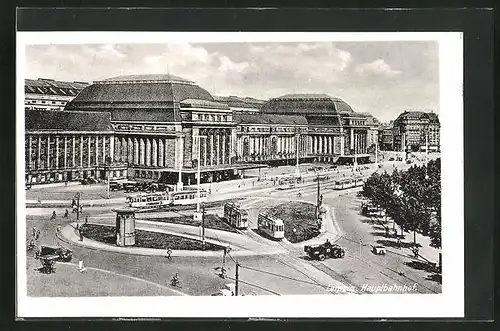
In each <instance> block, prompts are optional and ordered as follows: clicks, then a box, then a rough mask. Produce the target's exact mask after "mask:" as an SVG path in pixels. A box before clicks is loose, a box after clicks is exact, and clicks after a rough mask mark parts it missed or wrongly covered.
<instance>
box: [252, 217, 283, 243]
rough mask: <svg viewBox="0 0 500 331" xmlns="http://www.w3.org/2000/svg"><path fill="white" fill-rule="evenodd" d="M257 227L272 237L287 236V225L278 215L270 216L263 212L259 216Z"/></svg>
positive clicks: (280, 238)
mask: <svg viewBox="0 0 500 331" xmlns="http://www.w3.org/2000/svg"><path fill="white" fill-rule="evenodd" d="M257 229H258V230H259V231H260V232H262V233H264V234H266V235H267V236H269V237H271V238H272V239H276V240H282V239H283V238H285V225H284V223H283V220H281V219H279V218H276V217H269V216H267V215H266V214H262V213H261V214H259V216H258V218H257Z"/></svg>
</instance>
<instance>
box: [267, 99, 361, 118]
mask: <svg viewBox="0 0 500 331" xmlns="http://www.w3.org/2000/svg"><path fill="white" fill-rule="evenodd" d="M261 110H262V112H263V113H268V114H311V115H315V114H324V115H326V114H330V115H338V114H339V113H345V112H349V113H354V111H353V110H352V108H351V106H350V105H349V104H348V103H347V102H345V101H344V100H342V99H340V98H337V97H332V96H330V95H328V94H286V95H283V96H280V97H277V98H272V99H270V100H269V101H267V102H266V103H264V105H263V106H262V108H261Z"/></svg>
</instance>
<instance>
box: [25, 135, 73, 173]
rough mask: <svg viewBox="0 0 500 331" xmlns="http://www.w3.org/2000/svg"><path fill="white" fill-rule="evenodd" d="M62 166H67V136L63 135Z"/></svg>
mask: <svg viewBox="0 0 500 331" xmlns="http://www.w3.org/2000/svg"><path fill="white" fill-rule="evenodd" d="M30 151H31V146H30ZM30 154H31V153H30ZM63 167H64V168H65V169H66V168H67V167H68V137H67V136H64V164H63Z"/></svg>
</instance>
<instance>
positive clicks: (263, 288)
mask: <svg viewBox="0 0 500 331" xmlns="http://www.w3.org/2000/svg"><path fill="white" fill-rule="evenodd" d="M226 278H227V279H230V280H234V281H236V279H235V278H232V277H230V276H226ZM238 283H242V284H246V285H248V286H252V287H255V288H258V289H261V290H264V291H266V292H269V293H272V294H275V295H281V294H280V293H278V292H274V291H273V290H270V289H268V288H265V287H262V286H259V285H255V284H252V283H248V282H245V281H243V280H241V279H238Z"/></svg>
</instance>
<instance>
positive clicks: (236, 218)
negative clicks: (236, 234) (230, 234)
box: [224, 202, 248, 229]
mask: <svg viewBox="0 0 500 331" xmlns="http://www.w3.org/2000/svg"><path fill="white" fill-rule="evenodd" d="M224 218H225V219H226V220H227V222H228V223H229V224H230V225H231V226H232V227H235V228H236V229H247V228H248V212H247V211H246V210H245V209H242V208H241V207H240V206H238V205H237V204H235V203H232V202H228V203H225V204H224Z"/></svg>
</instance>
